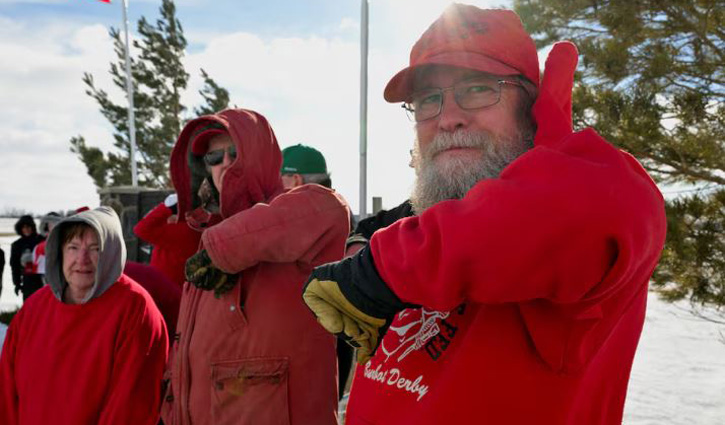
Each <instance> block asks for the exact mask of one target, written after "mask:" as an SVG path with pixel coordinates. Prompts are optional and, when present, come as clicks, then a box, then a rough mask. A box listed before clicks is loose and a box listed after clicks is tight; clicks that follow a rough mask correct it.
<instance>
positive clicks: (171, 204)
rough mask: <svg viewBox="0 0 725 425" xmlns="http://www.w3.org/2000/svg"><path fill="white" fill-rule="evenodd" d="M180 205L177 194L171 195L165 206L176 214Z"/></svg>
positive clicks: (165, 201)
mask: <svg viewBox="0 0 725 425" xmlns="http://www.w3.org/2000/svg"><path fill="white" fill-rule="evenodd" d="M177 203H178V196H177V195H176V194H175V193H172V194H171V195H169V196H167V197H166V199H164V205H165V206H166V208H168V209H170V210H171V212H172V214H176V212H177V206H176V204H177Z"/></svg>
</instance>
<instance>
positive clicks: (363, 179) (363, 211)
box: [360, 0, 368, 220]
mask: <svg viewBox="0 0 725 425" xmlns="http://www.w3.org/2000/svg"><path fill="white" fill-rule="evenodd" d="M367 156H368V0H362V22H361V25H360V220H362V219H364V218H365V217H367V202H366V201H367V174H368V170H367Z"/></svg>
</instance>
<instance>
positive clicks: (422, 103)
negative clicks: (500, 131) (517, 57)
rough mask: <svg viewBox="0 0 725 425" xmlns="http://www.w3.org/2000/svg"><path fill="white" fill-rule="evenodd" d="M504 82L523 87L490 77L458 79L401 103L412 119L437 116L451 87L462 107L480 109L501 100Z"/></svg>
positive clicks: (422, 91) (421, 119) (418, 93)
mask: <svg viewBox="0 0 725 425" xmlns="http://www.w3.org/2000/svg"><path fill="white" fill-rule="evenodd" d="M504 84H511V85H513V86H517V87H521V88H524V86H523V85H522V84H520V83H517V82H514V81H507V80H502V79H498V78H492V77H475V78H471V79H468V80H463V81H459V82H458V83H456V84H454V85H452V86H450V87H435V88H430V89H425V90H421V91H418V92H416V93H413V95H412V96H411V98H410V101H408V102H405V103H403V105H401V107H402V108H403V109H405V112H406V114H407V115H408V118H409V119H410V120H411V121H415V122H421V121H425V120H429V119H431V118H434V117H437V116H438V115H439V114H440V113H441V109H443V93H444V92H447V91H449V90H453V98H454V99H455V100H456V103H457V104H458V106H459V107H460V108H461V109H466V110H470V109H479V108H486V107H488V106H493V105H495V104H497V103H498V102H499V101H500V100H501V87H502V86H503V85H504Z"/></svg>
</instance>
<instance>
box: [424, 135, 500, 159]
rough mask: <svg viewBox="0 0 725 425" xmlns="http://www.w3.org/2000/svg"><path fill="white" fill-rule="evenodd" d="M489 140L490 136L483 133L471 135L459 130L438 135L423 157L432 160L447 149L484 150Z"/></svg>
mask: <svg viewBox="0 0 725 425" xmlns="http://www.w3.org/2000/svg"><path fill="white" fill-rule="evenodd" d="M491 139H492V137H491V135H490V134H489V133H488V132H485V131H478V132H475V133H472V132H469V131H463V130H459V131H456V132H454V133H438V134H437V135H436V136H435V137H434V138H433V140H432V141H431V144H430V146H428V148H427V149H426V152H425V156H426V158H427V159H432V158H433V157H435V156H436V155H438V154H439V153H441V152H443V151H447V150H449V149H461V148H477V149H484V148H485V147H486V145H487V143H490V140H491Z"/></svg>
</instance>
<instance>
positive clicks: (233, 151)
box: [204, 145, 237, 167]
mask: <svg viewBox="0 0 725 425" xmlns="http://www.w3.org/2000/svg"><path fill="white" fill-rule="evenodd" d="M225 152H226V153H227V154H228V155H229V158H230V159H231V160H232V161H234V160H235V159H236V158H237V147H236V146H235V145H231V146H228V147H226V148H224V149H215V150H213V151H209V152H207V153H205V154H204V163H206V165H208V166H210V167H213V166H215V165H219V164H221V163H222V162H223V161H224V153H225Z"/></svg>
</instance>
